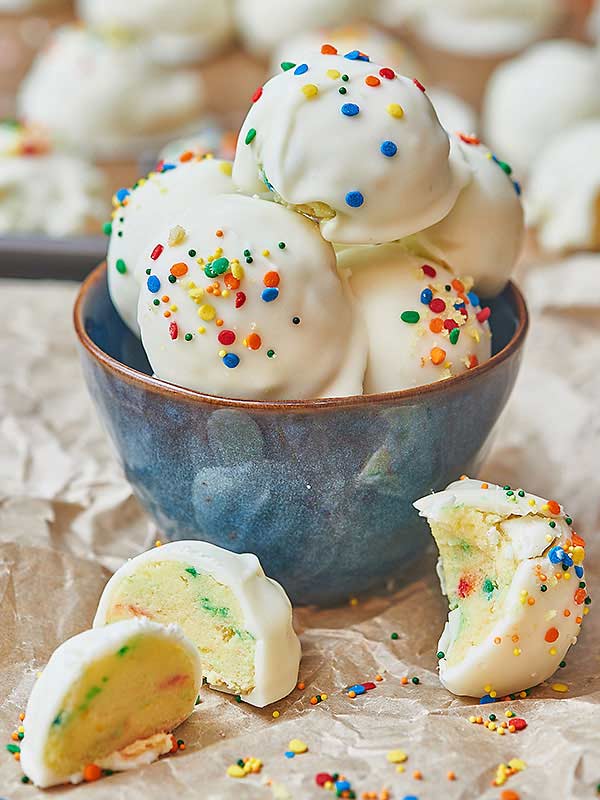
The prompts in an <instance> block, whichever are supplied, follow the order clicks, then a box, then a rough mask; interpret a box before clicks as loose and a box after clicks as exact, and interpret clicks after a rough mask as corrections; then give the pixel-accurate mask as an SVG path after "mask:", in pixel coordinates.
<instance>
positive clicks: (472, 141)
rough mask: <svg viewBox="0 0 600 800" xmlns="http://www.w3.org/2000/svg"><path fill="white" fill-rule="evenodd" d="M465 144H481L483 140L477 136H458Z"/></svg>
mask: <svg viewBox="0 0 600 800" xmlns="http://www.w3.org/2000/svg"><path fill="white" fill-rule="evenodd" d="M458 135H459V136H460V138H461V139H462V141H463V142H464V143H465V144H481V139H478V138H477V136H467V135H466V134H465V133H459V134H458Z"/></svg>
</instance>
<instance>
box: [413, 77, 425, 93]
mask: <svg viewBox="0 0 600 800" xmlns="http://www.w3.org/2000/svg"><path fill="white" fill-rule="evenodd" d="M413 83H414V85H415V86H416V87H417V89H420V90H421V91H422V92H424V91H425V87H424V86H423V84H422V83H421V81H418V80H417V79H416V78H413Z"/></svg>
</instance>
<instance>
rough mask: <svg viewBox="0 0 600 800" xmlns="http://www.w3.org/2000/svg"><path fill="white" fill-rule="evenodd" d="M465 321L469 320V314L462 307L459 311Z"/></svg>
mask: <svg viewBox="0 0 600 800" xmlns="http://www.w3.org/2000/svg"><path fill="white" fill-rule="evenodd" d="M458 310H459V311H460V313H461V314H462V315H463V317H464V318H465V319H469V312H468V311H467V309H466V308H463V307H462V306H461V307H460V308H459V309H458Z"/></svg>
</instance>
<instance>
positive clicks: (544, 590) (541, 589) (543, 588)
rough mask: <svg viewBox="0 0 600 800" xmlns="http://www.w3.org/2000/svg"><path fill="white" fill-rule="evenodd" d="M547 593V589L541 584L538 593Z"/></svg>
mask: <svg viewBox="0 0 600 800" xmlns="http://www.w3.org/2000/svg"><path fill="white" fill-rule="evenodd" d="M547 591H548V587H547V586H546V584H545V583H542V585H541V586H540V592H547Z"/></svg>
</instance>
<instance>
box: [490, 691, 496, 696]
mask: <svg viewBox="0 0 600 800" xmlns="http://www.w3.org/2000/svg"><path fill="white" fill-rule="evenodd" d="M496 695H497V692H495V691H494V690H493V689H492V691H491V692H490V697H496Z"/></svg>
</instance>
